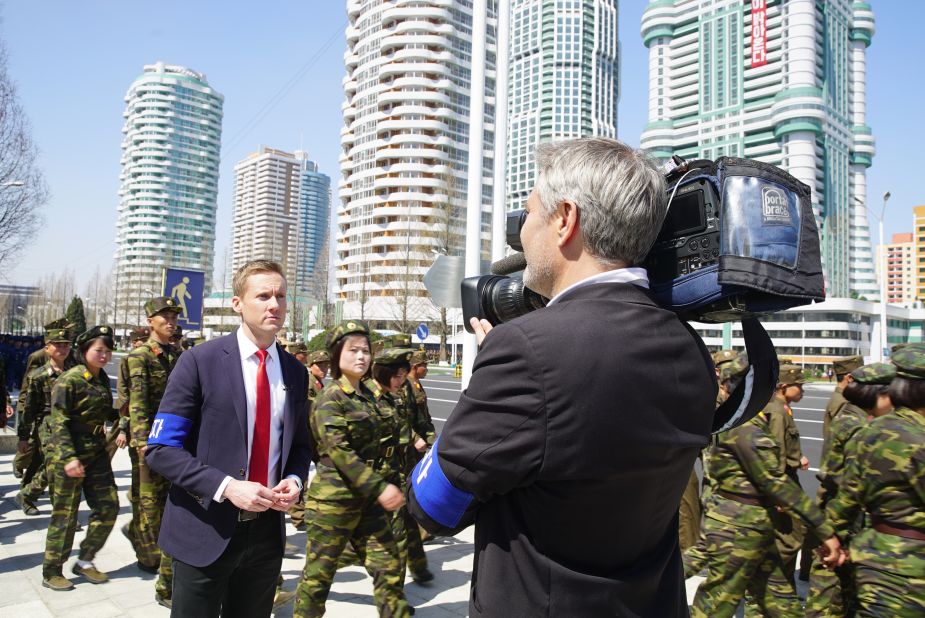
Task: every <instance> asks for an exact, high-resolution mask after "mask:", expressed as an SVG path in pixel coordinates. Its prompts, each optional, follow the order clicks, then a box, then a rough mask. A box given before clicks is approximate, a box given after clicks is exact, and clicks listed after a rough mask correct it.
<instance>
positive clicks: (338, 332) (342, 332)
mask: <svg viewBox="0 0 925 618" xmlns="http://www.w3.org/2000/svg"><path fill="white" fill-rule="evenodd" d="M347 335H365V336H366V337H367V338H368V337H369V326H368V325H367V324H366V322H364V321H363V320H344V321H343V322H341V323H340V324H338V325H337V326H335V327H334V329H333V330H332V331H331V332H330V333H329V334H328V337H327V339H328V341H327V343H328V350H330V349H331V348H333V347H334V345H335V344H336V343H337V342H338V341H340V340H341V339H343V338H344V337H346V336H347Z"/></svg>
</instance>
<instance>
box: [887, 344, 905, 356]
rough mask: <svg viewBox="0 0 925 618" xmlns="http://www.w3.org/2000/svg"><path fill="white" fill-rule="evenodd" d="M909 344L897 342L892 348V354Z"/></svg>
mask: <svg viewBox="0 0 925 618" xmlns="http://www.w3.org/2000/svg"><path fill="white" fill-rule="evenodd" d="M907 345H909V344H908V343H897V344H896V345H894V346H893V347H891V348H890V354H891V355H892V354H896V352H898V351H899V350H902V349H903V348H904V347H906V346H907Z"/></svg>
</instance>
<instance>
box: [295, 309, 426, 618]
mask: <svg viewBox="0 0 925 618" xmlns="http://www.w3.org/2000/svg"><path fill="white" fill-rule="evenodd" d="M328 349H329V350H330V352H331V377H332V378H333V380H332V381H331V383H330V384H328V385H327V386H326V387H325V389H324V390H323V391H322V392H321V395H319V396H318V399H316V400H315V405H313V406H312V410H311V413H310V418H309V424H310V425H311V430H312V436H313V438H314V440H315V444H316V448H317V451H318V456H319V460H318V464H317V474H316V475H315V478H314V479H313V481H312V483H311V485H309V487H308V489H307V491H306V493H307V498H306V505H305V511H306V516H305V521H306V522H307V531H306V532H307V533H306V537H307V544H306V549H305V569H304V570H303V572H302V581H300V582H299V586H298V588H297V589H296V602H295V608H294V611H293V616H298V617H304V616H320V615H321V614H323V613H324V604H325V601H326V600H327V597H328V592H329V590H330V588H331V582H332V581H333V579H334V573H335V571H336V570H337V563H338V558H340V555H341V552H343V550H344V546H345V545H346V544H347V542H348V541H349V542H350V544H351V545H352V546H353V547H354V549H355V550H356V552H357V554H358V555H359V556H360V559H361V560H363V561H364V563H365V565H366V570H367V571H369V574H370V575H371V576H372V578H373V586H374V588H375V590H374V593H373V596H374V598H375V601H376V606H377V607H378V609H379V614H380V615H381V616H407V615H409V613H410V612H409V609H408V602H407V601H406V600H405V593H404V590H403V588H402V584H401V582H402V579H403V577H404V573H402V571H401V568H400V564H399V557H398V548H397V546H396V544H395V537H394V535H393V534H392V529H391V526H390V524H389V520H390V519H391V516H390V515H389V513H387V511H388V512H394V511H397V510H398V509H399V508H401V507H402V505H403V504H404V503H405V500H404V496H403V495H402V492H401V490H400V489H399V488H398V487H397V486H395V485H394V484H392V483H390V482H389V481H388V480H387V479H386V478H385V476H383V471H384V470H386V471H387V462H386V460H387V458H388V457H389V456H390V453H388V452H387V449H388V448H392V449H393V451H394V445H392V444H390V443H389V442H386V444H387V445H388V446H387V447H386V448H385V449H383V445H382V437H383V435H384V434H387V433H388V432H389V431H391V426H390V425H388V424H387V425H386V429H385V430H384V429H383V422H382V420H381V418H380V415H379V412H378V411H377V409H376V404H375V396H374V395H373V393H371V392H370V390H369V388H368V387H367V386H365V385H364V384H363V379H364V378H366V377H367V376H368V372H369V368H370V361H371V357H370V344H369V328H368V327H367V326H366V324H365V323H364V322H361V321H359V320H351V321H346V322H343V323H341V324H340V325H338V326H337V327H335V328H334V330H333V331H332V332H331V335H330V338H329V340H328ZM386 473H387V472H386Z"/></svg>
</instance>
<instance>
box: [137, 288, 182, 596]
mask: <svg viewBox="0 0 925 618" xmlns="http://www.w3.org/2000/svg"><path fill="white" fill-rule="evenodd" d="M180 312H181V309H180V306H179V305H178V303H177V302H176V301H175V300H174V299H172V298H169V297H166V296H158V297H156V298H152V299H151V300H149V301H148V302H146V303H145V315H147V316H148V326H149V327H150V328H151V337H150V338H149V339H148V341H147V342H146V343H144V344H143V345H140V346H139V347H138V348H137V349H135V350H132V352H131V353H130V354H129V355H128V374H129V382H130V384H129V401H128V413H129V426H130V431H131V441H130V446H131V448H132V449H134V450H135V453H136V456H137V461H138V489H137V491H136V493H137V495H138V516H139V517H138V521H134V520H133V522H132V524H131V525H130V526H129V531H130V532H133V533H134V541H135V542H134V543H133V545H134V547H135V556H136V557H137V558H138V566H139V568H141V569H142V570H144V571H148V572H151V571H153V570H154V569H155V568H157V570H158V578H157V582H156V583H155V586H154V592H155V599H156V600H157V602H158V603H159V604H161V605H164V606H167V607H169V606H170V596H171V589H172V580H173V569H172V566H171V559H170V557H169V556H165V555H163V553H162V552H161V550H160V549H159V548H158V546H157V535H158V534H159V533H160V530H161V518H162V517H163V515H164V508H165V507H166V505H167V491H168V490H169V489H170V483H168V482H167V479H165V478H164V477H162V476H161V475H160V474H158V473H156V472H154V471H153V470H151V468H149V467H148V465H147V464H146V463H145V456H144V449H145V447H146V446H147V444H148V434H149V433H150V432H151V422H152V421H153V420H154V416H155V415H156V414H157V408H158V406H159V405H160V403H161V398H162V397H163V396H164V389H166V388H167V378H168V377H169V376H170V372H171V371H172V370H173V368H174V365H176V363H177V357H178V356H179V353H178V351H177V349H176V348H175V347H174V346H173V345H171V344H170V338H171V336H172V335H173V333H174V332H175V331H176V326H177V317H178V316H179V314H180Z"/></svg>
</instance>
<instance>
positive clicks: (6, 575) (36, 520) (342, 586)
mask: <svg viewBox="0 0 925 618" xmlns="http://www.w3.org/2000/svg"><path fill="white" fill-rule="evenodd" d="M12 460H13V456H12V455H0V590H2V591H3V593H2V594H0V616H3V617H4V618H46V617H49V616H67V618H81V617H84V616H86V617H88V618H109V617H111V616H112V617H115V616H129V617H132V618H143V617H145V618H147V617H151V618H166V617H167V616H169V615H170V612H169V611H168V610H167V609H165V608H163V607H161V606H159V605H158V604H157V603H155V601H154V580H155V577H156V576H155V575H150V574H148V573H143V572H142V571H139V570H138V568H137V567H136V566H135V554H134V552H133V551H132V547H131V545H130V544H129V542H128V540H127V539H126V538H125V537H124V536H122V534H121V533H120V532H119V529H120V527H121V526H122V524H124V523H126V522H128V521H129V519H131V507H130V506H129V503H128V498H127V496H126V492H127V491H128V488H129V485H130V483H131V468H130V464H129V458H128V453H127V451H125V450H121V451H119V452H118V453H116V457H115V459H114V460H113V468H114V472H115V477H116V485H117V486H118V488H119V501H120V509H119V517H118V519H117V520H116V525H115V527H114V528H113V531H112V534H111V535H110V536H109V540H107V541H106V545H105V546H104V547H103V549H102V551H100V553H99V555H98V556H97V558H96V560H95V563H96V566H97V567H99V568H100V569H101V570H102V571H105V572H106V573H108V574H109V576H110V578H111V581H110V582H108V583H106V584H102V585H94V584H91V583H89V582H87V581H86V580H83V579H80V578H77V577H75V576H73V575H72V573H71V565H72V564H73V562H74V559H75V558H76V557H77V547H78V545H79V543H80V541H81V540H82V539H83V537H84V532H77V534H75V535H74V550H73V552H72V554H71V559H70V560H69V561H68V562H67V564H66V565H65V576H66V577H68V578H69V579H72V581H73V582H74V584H75V588H74V590H71V591H69V592H54V591H52V590H49V589H48V588H43V587H42V555H43V553H44V551H45V530H46V528H47V526H48V521H49V517H50V513H51V505H50V504H49V502H48V497H47V494H46V496H45V497H44V498H43V499H42V500H40V501H39V503H38V505H37V506H38V507H39V510H40V511H41V513H42V514H41V515H39V516H36V517H27V516H26V515H24V514H23V513H22V511H21V510H20V509H19V508H18V507H17V505H16V502H15V497H16V493H17V491H19V481H18V480H17V479H16V478H14V477H13V471H12V470H13V467H12ZM88 515H89V511H88V509H87V505H86V503H82V504H81V511H80V515H79V519H80V522H81V524H82V525H83V526H84V529H86V525H87V517H88ZM287 528H288V532H289V537H288V541H289V543H291V544H292V545H294V546H296V547H298V548H300V549H299V550H298V552H297V553H296V554H294V555H293V556H286V557H285V559H284V560H283V578H284V580H285V583H284V584H283V587H284V588H285V589H286V590H292V589H294V588H295V586H296V583H297V581H298V577H299V575H300V573H301V571H302V567H303V566H304V564H305V553H304V552H305V550H304V548H305V533H304V532H296V531H295V529H294V528H293V527H292V526H291V525H290V524H289V523H288V518H287ZM472 539H473V533H472V529H471V528H470V529H469V530H466V531H465V532H463V533H462V534H461V535H459V537H454V538H447V539H441V540H440V542H439V543H436V544H433V545H425V549H426V550H427V557H428V560H429V561H430V569H431V571H433V573H434V575H435V578H434V581H433V582H431V583H430V585H429V586H427V587H424V586H419V585H418V584H415V583H414V582H413V581H412V580H411V579H410V578H408V582H407V584H406V587H405V593H406V594H407V596H408V600H409V601H410V602H411V604H412V605H413V606H415V607H416V608H417V613H416V614H415V616H422V617H425V618H426V617H428V616H430V617H436V618H446V617H452V616H456V617H458V616H465V615H466V614H467V611H468V607H469V577H470V574H471V571H472ZM372 593H373V585H372V579H371V578H370V577H369V576H368V575H367V574H366V571H365V569H363V568H362V567H359V566H352V567H348V568H345V569H341V570H340V571H338V573H337V577H336V578H335V580H334V586H333V588H332V589H331V594H330V596H329V597H328V603H327V615H328V616H333V617H335V618H337V617H342V618H348V617H349V618H353V617H358V618H363V617H369V618H373V617H375V616H376V615H377V613H376V608H375V605H374V604H373V595H372ZM274 615H276V616H287V617H288V616H291V615H292V605H291V604H290V605H289V606H287V607H283V608H282V609H281V610H280V611H278V612H277V613H276V614H274Z"/></svg>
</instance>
